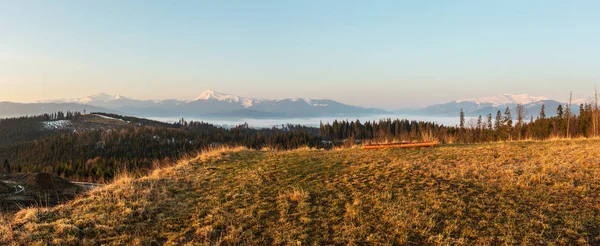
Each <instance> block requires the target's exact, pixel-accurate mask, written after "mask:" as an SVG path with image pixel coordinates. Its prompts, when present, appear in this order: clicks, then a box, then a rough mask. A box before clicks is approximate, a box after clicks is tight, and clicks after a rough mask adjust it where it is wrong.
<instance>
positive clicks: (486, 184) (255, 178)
mask: <svg viewBox="0 0 600 246" xmlns="http://www.w3.org/2000/svg"><path fill="white" fill-rule="evenodd" d="M599 147H600V140H597V139H596V140H583V139H578V140H555V141H546V142H513V143H491V144H478V145H456V146H446V147H438V148H426V149H382V150H371V151H363V150H360V149H348V150H337V151H318V150H310V149H303V150H298V151H287V152H274V151H251V150H246V149H235V150H228V149H221V150H218V151H213V152H209V153H206V154H202V155H199V156H198V157H196V158H192V159H190V160H188V161H181V162H180V163H178V164H177V165H174V166H172V167H165V168H161V169H158V170H156V171H154V172H152V173H151V174H149V175H147V176H145V177H142V178H133V177H131V176H127V175H124V176H122V177H120V178H119V179H118V180H117V181H115V182H114V183H113V184H111V185H108V186H106V187H104V188H101V189H98V190H95V191H93V192H91V193H90V194H89V195H87V196H85V197H82V198H79V199H77V200H74V201H72V202H70V203H68V204H64V205H61V206H58V207H55V208H52V209H26V210H23V211H20V212H19V213H18V214H16V215H15V216H14V218H11V219H8V220H6V219H5V221H3V222H5V223H2V225H0V244H27V245H28V244H42V245H43V244H54V245H80V244H81V245H96V244H117V245H136V244H139V245H148V244H153V243H156V244H166V245H181V244H190V245H213V244H242V245H257V244H294V245H298V244H304V245H313V244H317V245H321V244H354V245H363V244H396V245H406V244H413V245H423V244H425V245H473V244H476V245H503V244H519V245H540V244H541V245H552V244H554V245H567V244H571V245H573V244H576V245H577V244H579V245H586V244H589V245H598V244H600V205H598V204H600V148H599ZM0 219H2V218H0Z"/></svg>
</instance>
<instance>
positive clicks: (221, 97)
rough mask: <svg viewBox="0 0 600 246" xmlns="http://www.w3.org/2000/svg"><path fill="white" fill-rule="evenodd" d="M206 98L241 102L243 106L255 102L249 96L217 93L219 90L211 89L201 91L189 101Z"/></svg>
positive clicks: (250, 105)
mask: <svg viewBox="0 0 600 246" xmlns="http://www.w3.org/2000/svg"><path fill="white" fill-rule="evenodd" d="M208 100H217V101H227V102H230V103H234V102H235V103H241V104H242V106H244V107H245V108H249V107H252V105H253V104H254V102H255V100H254V99H251V98H245V97H239V96H235V95H229V94H223V93H219V92H216V91H212V90H207V91H204V92H202V94H200V96H198V97H196V98H195V99H194V100H192V101H190V102H195V101H208Z"/></svg>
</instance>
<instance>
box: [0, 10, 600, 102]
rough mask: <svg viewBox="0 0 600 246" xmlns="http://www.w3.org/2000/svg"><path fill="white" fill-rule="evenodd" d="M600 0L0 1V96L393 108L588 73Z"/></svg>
mask: <svg viewBox="0 0 600 246" xmlns="http://www.w3.org/2000/svg"><path fill="white" fill-rule="evenodd" d="M599 9H600V1H564V0H562V1H553V0H545V1H534V0H532V1H511V0H509V1H460V0H456V1H450V0H448V1H334V0H331V1H199V0H198V1H148V0H147V1H123V0H119V1H112V0H106V1H84V0H76V1H75V0H73V1H60V0H59V1H34V0H17V1H11V0H0V101H15V102H31V101H37V100H49V99H57V98H77V97H83V96H87V95H91V94H95V93H98V92H105V93H109V94H120V95H124V96H128V97H131V98H137V99H170V98H177V99H192V98H195V97H196V96H198V95H199V94H201V93H202V92H203V91H204V90H207V89H211V90H215V91H218V92H222V93H229V94H234V95H240V96H246V97H256V98H270V99H282V98H294V97H306V98H313V99H322V98H327V99H333V100H338V101H341V102H344V103H349V104H355V105H361V106H369V107H379V108H384V109H400V108H408V107H420V106H425V105H430V104H434V103H443V102H447V101H451V100H456V99H463V98H473V97H485V96H493V95H500V94H503V93H511V94H520V93H527V94H530V95H537V96H547V97H550V98H553V99H557V100H564V99H566V98H568V95H569V91H570V90H573V94H574V97H577V98H583V97H589V96H591V94H592V91H593V88H594V85H596V84H600V45H599V44H600V32H599V31H598V30H600V15H599V14H598V10H599Z"/></svg>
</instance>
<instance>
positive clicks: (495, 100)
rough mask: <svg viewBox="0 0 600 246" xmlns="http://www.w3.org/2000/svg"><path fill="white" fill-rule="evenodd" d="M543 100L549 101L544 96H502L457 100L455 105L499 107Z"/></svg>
mask: <svg viewBox="0 0 600 246" xmlns="http://www.w3.org/2000/svg"><path fill="white" fill-rule="evenodd" d="M543 100H549V99H548V98H547V97H544V96H529V95H527V94H518V95H514V94H503V95H502V96H491V97H483V98H470V99H464V100H457V101H456V102H457V103H461V102H472V103H476V104H491V105H493V106H500V105H506V104H519V103H521V104H529V103H533V102H539V101H543Z"/></svg>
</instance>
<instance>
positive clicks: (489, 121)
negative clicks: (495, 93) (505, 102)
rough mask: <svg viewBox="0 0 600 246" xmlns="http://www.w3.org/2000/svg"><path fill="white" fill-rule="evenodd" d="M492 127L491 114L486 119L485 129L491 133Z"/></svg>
mask: <svg viewBox="0 0 600 246" xmlns="http://www.w3.org/2000/svg"><path fill="white" fill-rule="evenodd" d="M493 127H494V125H492V114H491V113H490V114H489V115H488V118H487V128H488V130H490V131H491V130H492V128H493Z"/></svg>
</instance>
